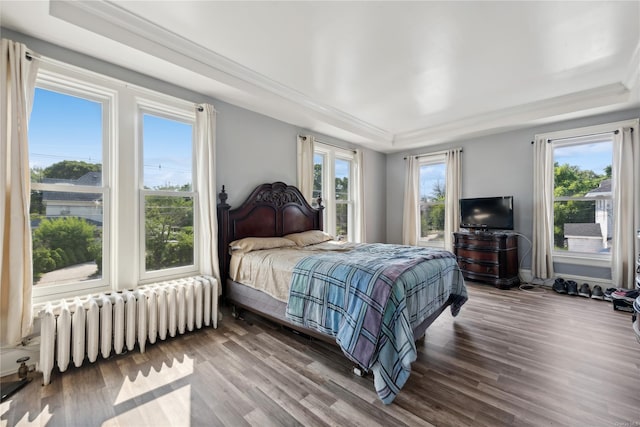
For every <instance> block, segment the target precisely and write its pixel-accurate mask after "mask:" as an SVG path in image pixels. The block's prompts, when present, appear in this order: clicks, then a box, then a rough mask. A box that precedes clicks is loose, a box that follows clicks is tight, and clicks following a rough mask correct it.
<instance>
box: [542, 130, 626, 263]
mask: <svg viewBox="0 0 640 427" xmlns="http://www.w3.org/2000/svg"><path fill="white" fill-rule="evenodd" d="M551 143H552V145H553V162H554V187H553V196H554V200H553V219H554V224H553V246H554V258H557V259H561V258H563V257H565V258H571V257H574V258H575V259H588V258H591V259H594V260H595V259H601V260H603V261H607V262H608V261H609V260H610V259H611V253H610V249H611V244H612V239H614V236H613V224H614V221H615V217H614V210H613V203H614V198H613V197H614V196H613V192H612V178H611V172H612V167H613V133H612V132H606V133H600V134H595V135H584V136H582V135H579V134H576V135H575V136H569V137H566V138H558V139H553V140H552V142H551Z"/></svg>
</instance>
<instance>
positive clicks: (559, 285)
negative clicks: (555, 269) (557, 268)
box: [552, 277, 567, 294]
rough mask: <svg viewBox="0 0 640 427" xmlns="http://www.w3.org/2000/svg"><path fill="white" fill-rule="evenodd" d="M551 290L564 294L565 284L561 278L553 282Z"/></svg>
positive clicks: (565, 290)
mask: <svg viewBox="0 0 640 427" xmlns="http://www.w3.org/2000/svg"><path fill="white" fill-rule="evenodd" d="M552 289H553V290H554V291H556V292H557V293H559V294H566V293H567V284H566V282H565V281H564V279H563V278H562V277H558V278H557V279H556V280H555V282H553V286H552Z"/></svg>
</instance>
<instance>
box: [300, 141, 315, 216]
mask: <svg viewBox="0 0 640 427" xmlns="http://www.w3.org/2000/svg"><path fill="white" fill-rule="evenodd" d="M313 145H314V138H313V136H311V135H298V162H297V164H298V185H297V187H298V190H300V192H301V193H302V195H303V196H304V198H305V199H307V202H308V203H309V204H311V203H312V202H313Z"/></svg>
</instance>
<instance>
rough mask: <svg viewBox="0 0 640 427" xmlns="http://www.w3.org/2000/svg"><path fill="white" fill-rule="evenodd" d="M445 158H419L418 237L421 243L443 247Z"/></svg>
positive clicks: (437, 156) (439, 156)
mask: <svg viewBox="0 0 640 427" xmlns="http://www.w3.org/2000/svg"><path fill="white" fill-rule="evenodd" d="M445 162H446V158H445V156H444V155H432V156H424V157H421V158H420V172H419V178H418V179H419V182H418V184H419V194H420V203H419V209H420V238H419V239H418V241H419V243H420V244H421V245H425V246H436V247H444V223H445V206H446V203H445V189H446V177H447V173H446V171H447V169H446V163H445Z"/></svg>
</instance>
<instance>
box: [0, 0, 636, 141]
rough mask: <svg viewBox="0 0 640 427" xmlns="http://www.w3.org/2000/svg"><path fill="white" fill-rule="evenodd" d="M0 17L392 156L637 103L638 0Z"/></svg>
mask: <svg viewBox="0 0 640 427" xmlns="http://www.w3.org/2000/svg"><path fill="white" fill-rule="evenodd" d="M0 7H1V9H0V24H1V25H2V26H3V27H5V28H9V29H12V30H15V31H19V32H21V33H24V34H27V35H30V36H33V37H37V38H40V39H42V40H45V41H48V42H51V43H54V44H57V45H60V46H63V47H66V48H69V49H72V50H76V51H79V52H82V53H84V54H87V55H90V56H93V57H96V58H100V59H103V60H106V61H109V62H112V63H115V64H118V65H120V66H123V67H126V68H129V69H132V70H136V71H139V72H141V73H144V74H147V75H150V76H153V77H156V78H159V79H162V80H165V81H168V82H171V83H174V84H176V85H179V86H182V87H186V88H188V89H191V90H193V91H196V92H198V93H202V94H205V95H210V96H213V97H216V98H218V99H221V100H223V101H226V102H229V103H232V104H236V105H239V106H241V107H244V108H248V109H250V110H253V111H257V112H260V113H263V114H265V115H268V116H271V117H274V118H277V119H280V120H283V121H286V122H289V123H292V124H295V125H298V126H300V127H302V128H306V129H309V130H312V131H316V132H319V133H324V134H327V135H330V136H334V137H337V138H340V139H344V140H347V141H351V142H354V143H358V144H362V145H364V146H368V147H370V148H372V149H375V150H379V151H383V152H393V151H398V150H405V149H409V148H413V147H417V146H426V145H431V144H436V143H440V142H444V141H448V140H452V139H459V138H467V137H473V136H478V135H484V134H490V133H495V132H498V131H504V130H509V129H514V128H517V127H522V126H530V125H532V124H539V123H545V122H552V121H556V120H561V119H568V118H574V117H583V116H587V115H591V114H595V113H601V112H609V111H616V110H623V109H628V108H634V107H640V84H639V81H640V1H629V2H621V1H604V2H592V1H589V2H576V1H557V2H556V1H544V2H543V1H539V2H515V1H514V2H437V1H430V2H396V1H389V2H383V1H375V2H363V1H357V2H313V1H305V2H215V1H156V2H149V1H86V2H77V1H52V2H49V1H28V2H21V1H4V0H3V1H2V3H1V6H0Z"/></svg>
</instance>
